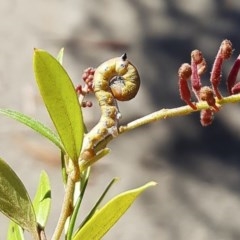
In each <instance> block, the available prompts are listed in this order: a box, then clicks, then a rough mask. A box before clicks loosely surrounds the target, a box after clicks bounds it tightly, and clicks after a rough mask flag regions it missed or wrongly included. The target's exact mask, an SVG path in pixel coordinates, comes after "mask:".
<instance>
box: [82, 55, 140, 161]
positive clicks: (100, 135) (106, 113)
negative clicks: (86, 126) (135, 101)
mask: <svg viewBox="0 0 240 240" xmlns="http://www.w3.org/2000/svg"><path fill="white" fill-rule="evenodd" d="M139 86H140V77H139V74H138V71H137V69H136V68H135V67H134V66H133V65H132V63H130V62H129V61H128V60H127V55H126V54H123V55H122V56H121V57H118V58H113V59H110V60H108V61H106V62H104V63H102V64H101V65H100V66H99V67H98V68H97V69H96V71H95V73H94V79H93V90H94V93H95V95H96V98H97V100H98V102H99V106H100V108H101V118H100V120H99V122H98V123H97V125H96V126H95V127H94V128H93V129H92V130H91V131H90V132H89V133H88V134H87V135H86V136H85V138H84V143H83V153H82V155H81V158H82V159H88V158H92V157H93V156H95V155H96V152H95V149H94V148H95V146H96V145H98V144H99V143H100V142H102V141H103V140H104V139H105V138H106V137H108V136H112V137H116V136H117V135H118V122H119V118H120V117H121V114H120V112H119V109H118V106H117V101H116V99H117V100H119V101H128V100H130V99H132V98H134V97H135V96H136V94H137V92H138V90H139Z"/></svg>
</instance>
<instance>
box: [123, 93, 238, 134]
mask: <svg viewBox="0 0 240 240" xmlns="http://www.w3.org/2000/svg"><path fill="white" fill-rule="evenodd" d="M237 102H240V94H236V95H231V96H229V97H225V98H222V99H220V100H218V99H216V104H217V105H218V106H219V107H222V106H223V105H224V104H228V103H237ZM196 107H197V108H196V110H194V109H192V108H191V107H190V106H188V105H186V106H182V107H177V108H171V109H167V108H163V109H161V110H158V111H156V112H153V113H151V114H148V115H146V116H144V117H141V118H139V119H136V120H134V121H132V122H130V123H128V124H127V125H125V126H121V127H120V128H119V132H120V134H122V133H125V132H128V131H130V130H133V129H135V128H137V127H140V126H142V125H145V124H149V123H152V122H156V121H159V120H162V119H167V118H172V117H180V116H185V115H188V114H191V113H193V112H198V111H200V110H203V109H209V108H210V107H209V105H208V104H207V102H205V101H200V102H198V103H196Z"/></svg>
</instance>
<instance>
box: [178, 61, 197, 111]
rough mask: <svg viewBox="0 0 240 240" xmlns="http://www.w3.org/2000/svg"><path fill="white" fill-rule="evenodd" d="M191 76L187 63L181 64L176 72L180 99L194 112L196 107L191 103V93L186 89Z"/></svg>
mask: <svg viewBox="0 0 240 240" xmlns="http://www.w3.org/2000/svg"><path fill="white" fill-rule="evenodd" d="M191 75H192V69H191V66H190V65H189V64H188V63H183V64H182V65H181V67H180V68H179V70H178V86H179V93H180V97H181V99H182V100H183V101H185V102H186V103H187V104H188V105H189V106H190V107H191V108H192V109H194V110H196V109H197V107H196V105H195V104H194V103H192V102H191V92H190V90H189V87H188V80H189V79H190V77H191Z"/></svg>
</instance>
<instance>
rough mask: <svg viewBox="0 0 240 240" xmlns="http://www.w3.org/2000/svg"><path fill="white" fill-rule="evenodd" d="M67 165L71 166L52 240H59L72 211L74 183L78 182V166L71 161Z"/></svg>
mask: <svg viewBox="0 0 240 240" xmlns="http://www.w3.org/2000/svg"><path fill="white" fill-rule="evenodd" d="M69 165H70V166H71V171H70V172H69V174H68V178H67V184H66V189H65V195H64V199H63V204H62V209H61V213H60V217H59V220H58V223H57V227H56V229H55V232H54V234H53V236H52V240H59V239H60V237H61V235H62V231H63V229H64V226H65V223H66V220H67V218H68V217H69V216H70V215H71V214H72V211H73V194H74V189H75V183H76V182H77V181H79V168H78V165H76V163H74V162H73V161H72V160H71V159H70V161H69Z"/></svg>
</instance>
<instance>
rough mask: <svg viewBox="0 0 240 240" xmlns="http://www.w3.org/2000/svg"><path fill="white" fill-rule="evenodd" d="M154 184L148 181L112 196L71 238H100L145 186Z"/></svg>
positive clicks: (94, 239) (75, 239)
mask: <svg viewBox="0 0 240 240" xmlns="http://www.w3.org/2000/svg"><path fill="white" fill-rule="evenodd" d="M155 185H156V183H155V182H149V183H147V184H145V185H144V186H142V187H139V188H136V189H133V190H130V191H127V192H124V193H121V194H119V195H117V196H116V197H114V198H113V199H112V200H110V201H109V202H108V203H107V204H106V205H104V206H103V207H102V208H101V209H100V210H98V211H97V212H96V213H95V214H94V215H93V216H92V217H91V218H90V219H89V220H88V222H87V223H86V224H85V225H84V226H83V227H82V228H81V229H80V230H79V231H78V232H77V233H76V234H75V236H74V237H73V240H89V239H91V240H97V239H101V238H102V237H103V236H104V235H105V234H106V233H107V231H108V230H109V229H110V228H111V227H112V226H113V225H114V224H115V223H116V222H117V221H118V220H119V218H120V217H121V216H122V215H123V214H124V213H125V212H126V211H127V209H128V208H129V207H130V206H131V205H132V203H133V202H134V201H135V200H136V198H137V197H138V196H139V195H140V194H141V193H142V192H143V191H145V190H146V189H147V188H149V187H152V186H155Z"/></svg>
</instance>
